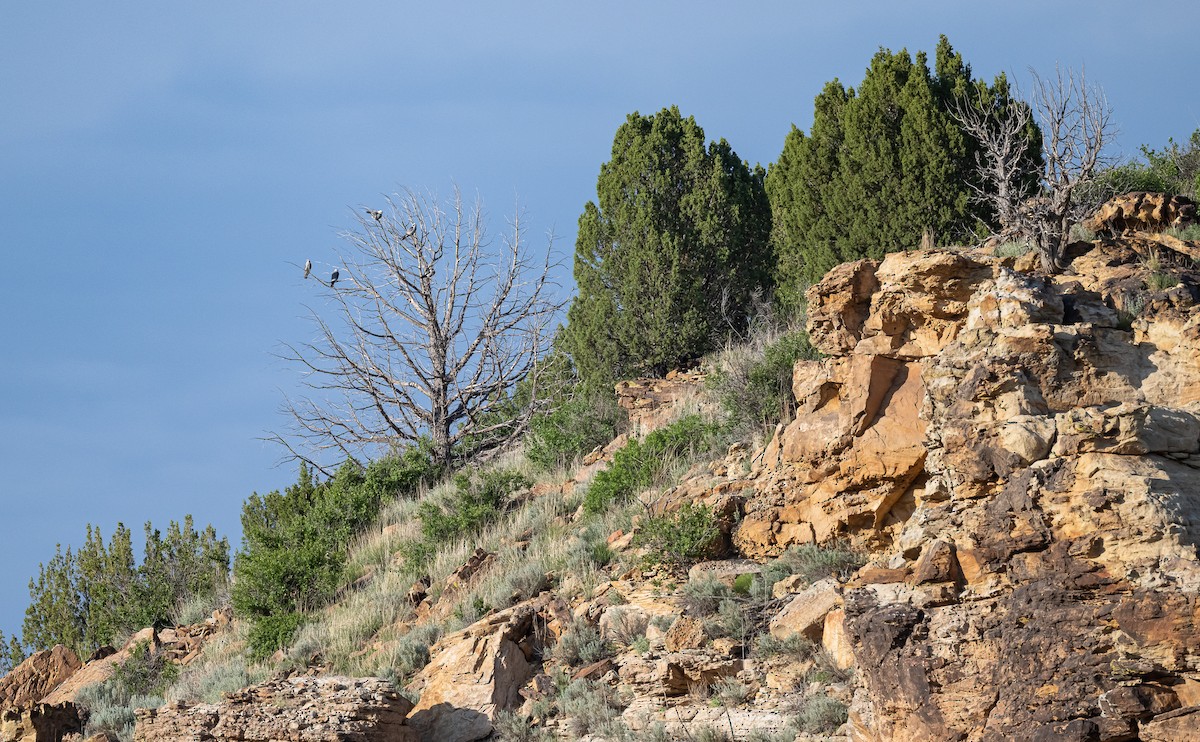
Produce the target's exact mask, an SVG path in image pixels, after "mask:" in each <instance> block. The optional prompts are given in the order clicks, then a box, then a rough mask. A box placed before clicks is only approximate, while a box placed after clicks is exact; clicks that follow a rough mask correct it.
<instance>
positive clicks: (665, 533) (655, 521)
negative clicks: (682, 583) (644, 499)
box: [634, 502, 721, 567]
mask: <svg viewBox="0 0 1200 742" xmlns="http://www.w3.org/2000/svg"><path fill="white" fill-rule="evenodd" d="M634 543H636V544H637V545H639V546H645V547H647V548H649V549H650V550H651V552H652V554H653V556H654V558H655V559H657V560H658V561H660V562H663V563H668V564H674V565H677V566H680V567H684V566H687V565H689V564H693V563H695V562H698V561H701V560H703V559H707V558H710V557H713V556H716V555H717V552H718V551H719V548H720V545H721V529H720V528H718V527H717V521H716V518H715V517H714V516H713V513H712V510H711V509H710V508H708V507H707V506H705V505H695V504H693V503H690V502H689V503H684V505H683V506H682V507H681V508H679V510H677V511H676V512H674V513H666V514H663V515H655V516H651V517H649V518H646V519H645V520H644V521H642V524H641V529H640V530H639V531H638V532H637V535H636V536H635V537H634Z"/></svg>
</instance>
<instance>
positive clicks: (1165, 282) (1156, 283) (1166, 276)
mask: <svg viewBox="0 0 1200 742" xmlns="http://www.w3.org/2000/svg"><path fill="white" fill-rule="evenodd" d="M1178 285H1179V278H1178V277H1177V276H1174V275H1172V274H1170V273H1167V272H1165V271H1155V272H1154V273H1151V274H1150V275H1149V276H1147V277H1146V288H1148V289H1150V290H1151V291H1165V290H1167V289H1169V288H1172V287H1174V286H1178Z"/></svg>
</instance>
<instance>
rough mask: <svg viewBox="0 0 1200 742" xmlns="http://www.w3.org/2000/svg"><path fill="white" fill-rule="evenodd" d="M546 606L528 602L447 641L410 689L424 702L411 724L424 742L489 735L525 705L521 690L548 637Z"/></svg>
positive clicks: (434, 649) (468, 740)
mask: <svg viewBox="0 0 1200 742" xmlns="http://www.w3.org/2000/svg"><path fill="white" fill-rule="evenodd" d="M542 607H543V606H542V605H541V604H540V603H537V602H536V599H535V600H534V601H527V602H525V603H521V604H519V605H516V606H513V607H512V608H508V609H506V610H503V611H500V612H498V613H494V614H492V615H490V616H487V617H485V618H483V619H480V620H479V621H476V622H475V623H473V624H471V625H470V626H468V627H467V628H465V629H463V630H462V631H458V632H456V633H454V634H450V635H448V636H445V637H442V639H441V640H439V641H438V642H437V644H435V645H434V646H433V647H432V648H431V650H430V652H431V655H432V659H431V661H430V663H429V664H428V665H426V666H425V668H424V669H423V670H421V672H419V673H418V674H417V676H416V678H414V680H413V682H412V684H411V686H410V687H411V688H413V689H414V690H418V691H419V692H420V694H421V701H420V703H418V704H417V706H416V707H415V708H414V709H413V711H412V714H411V715H410V717H409V725H410V726H412V728H413V729H416V730H417V731H418V732H419V733H420V734H421V735H422V738H423V739H426V740H435V739H436V740H439V741H440V742H471V741H472V740H478V739H483V738H485V737H487V736H488V735H490V734H491V733H492V721H493V720H494V719H495V718H496V714H498V713H499V712H501V711H512V710H514V709H516V708H518V707H519V706H520V705H521V702H522V699H521V696H520V694H519V691H520V689H521V687H522V686H523V685H525V683H526V681H528V680H529V679H530V678H531V677H533V675H534V666H533V664H531V660H532V659H533V658H534V657H535V655H537V654H539V653H540V651H541V638H542V637H544V636H545V635H546V628H545V626H546V623H547V619H546V616H544V615H542V613H541V612H540V611H541V609H542Z"/></svg>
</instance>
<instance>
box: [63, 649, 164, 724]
mask: <svg viewBox="0 0 1200 742" xmlns="http://www.w3.org/2000/svg"><path fill="white" fill-rule="evenodd" d="M178 674H179V668H178V666H176V665H175V664H174V663H173V662H171V661H170V660H168V659H167V658H166V657H165V656H164V655H162V654H160V653H158V652H153V651H151V649H150V643H149V642H139V643H137V644H135V645H134V646H133V647H132V648H131V649H130V653H129V657H128V659H126V660H125V662H123V663H121V664H120V665H117V666H116V667H115V668H114V669H113V675H112V677H111V678H109V679H108V680H106V681H104V682H103V683H97V684H94V685H90V686H86V687H85V688H83V689H81V690H80V692H79V695H78V696H77V698H76V703H77V704H78V705H80V706H83V707H84V708H86V709H88V725H87V730H86V732H87V734H88V735H94V734H100V733H107V734H109V735H111V736H113V737H116V738H117V739H119V740H121V742H130V741H131V740H132V739H133V728H134V721H135V714H134V711H135V710H136V709H139V708H158V707H159V706H161V705H163V703H164V701H163V697H162V693H163V691H164V690H165V689H166V687H167V686H168V685H170V684H171V682H173V681H174V680H175V678H176V677H178Z"/></svg>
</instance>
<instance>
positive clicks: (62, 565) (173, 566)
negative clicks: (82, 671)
mask: <svg viewBox="0 0 1200 742" xmlns="http://www.w3.org/2000/svg"><path fill="white" fill-rule="evenodd" d="M228 571H229V542H228V541H227V540H226V539H218V538H217V536H216V531H215V530H214V529H213V528H212V526H208V527H207V528H206V529H205V530H204V531H203V532H198V531H196V529H195V528H194V527H193V525H192V518H191V516H190V515H189V516H187V517H186V518H185V519H184V522H183V525H182V526H181V525H180V524H179V523H176V522H175V521H171V524H170V526H169V528H168V530H167V537H166V538H165V539H164V538H163V537H162V534H161V533H160V532H159V531H158V530H156V529H154V528H153V527H152V526H151V524H150V523H146V543H145V557H144V559H143V561H142V563H141V565H138V564H137V562H136V560H135V558H134V554H133V545H132V538H131V534H130V531H129V529H128V528H126V527H125V525H124V524H121V523H118V524H117V528H116V530H115V531H114V532H113V536H112V539H111V540H110V541H109V542H108V543H107V544H106V543H105V540H104V536H103V534H102V533H101V532H100V529H99V528H98V527H96V526H93V525H91V524H88V526H87V535H86V538H85V540H84V544H83V546H82V547H81V548H80V549H79V551H78V552H72V550H71V549H70V548H67V550H66V551H65V552H64V551H63V550H62V548H61V547H59V548H58V550H57V551H56V553H55V556H54V558H53V559H51V560H50V562H49V563H47V564H43V565H40V567H39V572H38V576H37V578H36V579H34V580H30V582H29V597H30V602H29V606H28V608H26V611H25V622H24V625H23V627H22V639H23V645H24V646H25V647H28V648H30V649H32V650H34V651H37V650H41V649H48V648H50V647H52V646H54V645H55V644H64V645H66V646H68V647H70V648H71V649H72V650H74V651H75V653H76V654H78V655H80V656H86V655H88V654H90V653H91V652H93V651H94V650H96V649H97V648H99V647H101V646H103V645H105V644H110V643H111V642H112V641H113V639H114V637H116V636H117V635H118V634H120V633H121V632H123V631H131V630H136V629H140V628H143V627H145V626H150V625H156V626H164V625H167V624H168V623H169V622H170V620H171V618H172V615H173V614H174V612H175V608H176V607H177V606H178V605H179V604H180V603H181V602H182V601H184V600H186V599H189V598H191V597H194V596H197V595H212V594H213V593H214V592H215V591H216V590H217V588H218V587H220V586H221V585H223V584H224V583H225V581H226V578H227V574H228ZM16 648H17V649H20V645H19V644H18V645H17V647H16ZM10 651H12V648H10Z"/></svg>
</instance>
